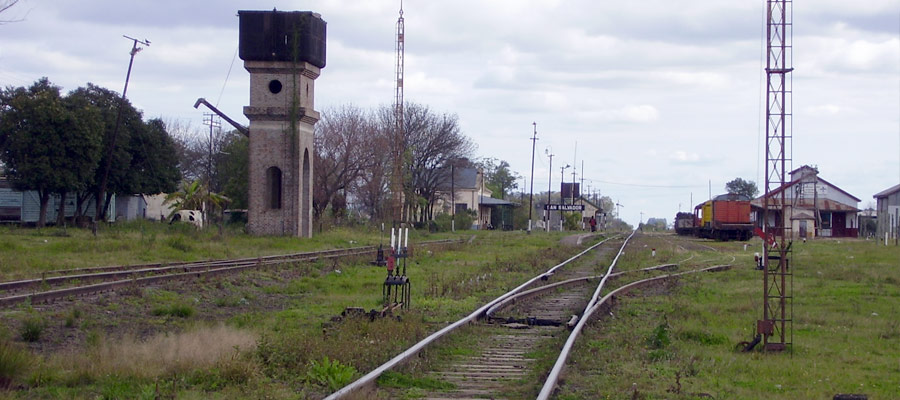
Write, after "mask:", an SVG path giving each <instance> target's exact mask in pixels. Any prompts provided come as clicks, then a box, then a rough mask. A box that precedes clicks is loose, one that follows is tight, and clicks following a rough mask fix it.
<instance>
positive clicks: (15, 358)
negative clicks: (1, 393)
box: [0, 337, 33, 390]
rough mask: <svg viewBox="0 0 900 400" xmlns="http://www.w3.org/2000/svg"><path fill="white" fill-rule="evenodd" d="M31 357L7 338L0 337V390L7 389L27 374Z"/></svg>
mask: <svg viewBox="0 0 900 400" xmlns="http://www.w3.org/2000/svg"><path fill="white" fill-rule="evenodd" d="M32 359H33V357H32V356H31V355H30V354H28V352H27V351H26V350H24V349H22V348H20V347H19V346H17V345H16V344H15V343H13V342H12V341H10V340H8V339H7V338H4V337H0V390H5V389H9V388H10V387H12V386H13V385H14V384H15V383H16V381H17V380H18V379H19V378H20V377H22V376H23V375H25V374H26V373H27V372H28V369H29V368H30V367H31V363H32Z"/></svg>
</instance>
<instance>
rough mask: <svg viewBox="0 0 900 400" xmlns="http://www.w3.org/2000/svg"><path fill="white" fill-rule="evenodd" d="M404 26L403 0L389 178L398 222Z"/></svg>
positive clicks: (401, 157) (398, 37) (399, 26)
mask: <svg viewBox="0 0 900 400" xmlns="http://www.w3.org/2000/svg"><path fill="white" fill-rule="evenodd" d="M405 30H406V29H405V27H404V24H403V0H401V1H400V17H399V18H397V43H396V50H397V64H396V66H395V67H394V77H395V79H396V85H395V86H394V120H395V121H396V123H397V126H396V129H394V141H393V143H392V144H393V158H394V165H393V175H392V179H391V191H392V192H393V205H392V208H393V218H394V221H396V222H399V221H401V220H403V218H402V216H401V215H402V214H401V213H402V191H403V182H402V180H401V177H402V174H401V166H402V164H403V163H402V160H403V147H404V146H403V142H404V137H405V136H406V135H405V134H404V129H403V127H404V123H403V53H404V42H403V41H404V34H405Z"/></svg>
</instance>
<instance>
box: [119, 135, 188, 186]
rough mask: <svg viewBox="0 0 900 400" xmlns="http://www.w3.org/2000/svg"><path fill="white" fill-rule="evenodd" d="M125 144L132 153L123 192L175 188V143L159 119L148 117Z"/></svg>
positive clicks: (176, 175)
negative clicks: (149, 118)
mask: <svg viewBox="0 0 900 400" xmlns="http://www.w3.org/2000/svg"><path fill="white" fill-rule="evenodd" d="M130 139H131V140H130V141H129V142H128V143H127V146H128V150H129V153H130V154H131V166H130V167H129V168H128V171H127V172H128V177H127V180H126V182H127V185H125V186H124V187H122V188H121V190H122V191H121V193H123V194H138V193H139V194H157V193H169V192H172V191H174V190H175V189H176V188H177V187H178V182H179V181H181V171H179V170H178V168H177V166H176V164H177V159H176V154H175V143H174V142H173V141H172V138H171V137H169V134H168V133H167V132H166V125H165V123H163V121H162V120H160V119H151V120H150V121H147V123H145V124H144V126H143V127H141V129H135V130H134V131H133V134H132V136H131V138H130Z"/></svg>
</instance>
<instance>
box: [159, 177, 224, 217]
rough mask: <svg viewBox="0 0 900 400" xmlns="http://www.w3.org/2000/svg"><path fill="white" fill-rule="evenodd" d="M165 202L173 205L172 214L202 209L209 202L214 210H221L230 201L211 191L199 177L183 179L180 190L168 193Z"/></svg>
mask: <svg viewBox="0 0 900 400" xmlns="http://www.w3.org/2000/svg"><path fill="white" fill-rule="evenodd" d="M165 203H166V204H171V205H172V214H174V213H175V212H176V211H179V210H202V209H203V208H204V205H207V204H208V205H209V207H210V208H212V209H214V210H221V209H222V208H224V207H225V205H226V204H227V203H228V198H227V197H225V196H222V195H220V194H218V193H214V192H210V191H209V190H208V189H207V187H206V185H205V184H204V183H203V182H202V181H200V180H199V179H198V180H194V181H182V182H181V186H180V187H179V188H178V190H176V191H174V192H172V193H169V194H167V195H166V201H165ZM172 214H170V216H171V215H172Z"/></svg>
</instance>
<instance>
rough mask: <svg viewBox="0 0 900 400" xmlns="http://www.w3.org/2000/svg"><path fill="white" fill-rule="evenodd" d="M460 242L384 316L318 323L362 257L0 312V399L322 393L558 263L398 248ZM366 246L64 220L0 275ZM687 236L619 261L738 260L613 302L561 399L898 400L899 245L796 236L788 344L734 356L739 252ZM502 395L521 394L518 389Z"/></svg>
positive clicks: (2, 254) (505, 244)
mask: <svg viewBox="0 0 900 400" xmlns="http://www.w3.org/2000/svg"><path fill="white" fill-rule="evenodd" d="M472 234H476V235H477V238H476V239H475V240H474V241H473V242H472V243H471V244H468V245H457V246H453V247H450V248H446V249H441V250H437V249H436V250H434V251H432V250H429V249H417V252H416V254H415V257H414V258H412V259H410V260H409V263H408V273H409V276H410V279H411V281H412V283H413V292H412V293H413V295H412V301H411V303H412V308H411V309H410V310H408V311H404V312H402V313H400V314H398V316H399V318H383V319H376V320H375V321H371V322H370V321H369V320H368V318H344V319H340V320H338V319H336V318H335V317H336V316H338V315H340V313H341V312H342V311H343V310H344V309H345V308H346V307H362V308H364V309H366V310H369V309H373V308H379V306H380V304H381V282H382V281H383V279H384V275H385V272H384V270H383V269H382V268H378V267H372V266H369V265H368V261H369V260H361V259H359V260H350V261H345V262H341V263H334V262H331V261H327V262H317V263H311V264H310V263H303V264H289V265H282V266H279V267H276V268H268V269H265V270H261V271H251V272H245V273H241V274H236V275H231V276H227V277H224V278H221V279H214V280H213V279H210V280H198V281H195V282H191V283H176V284H167V285H161V286H158V287H148V288H140V289H131V290H127V291H123V292H121V293H114V294H104V295H100V296H95V297H91V298H86V299H71V300H66V301H60V302H57V303H53V304H49V305H43V304H35V305H22V306H18V307H15V308H12V309H5V310H0V388H5V389H0V398H4V397H9V398H84V399H94V398H110V399H113V398H146V399H156V398H179V399H181V398H188V399H191V398H197V399H205V398H221V399H226V398H263V397H265V398H274V399H281V398H284V399H291V398H320V397H322V396H324V395H326V394H327V393H329V392H330V391H332V390H333V389H334V388H336V387H339V386H341V385H343V384H345V383H348V382H349V381H350V380H352V379H355V378H357V377H359V376H361V374H363V373H365V372H366V371H368V370H370V369H372V368H374V367H375V366H377V365H379V364H381V363H382V362H384V361H386V360H387V359H389V358H390V357H392V356H394V355H395V354H397V353H398V352H399V351H400V350H401V349H403V348H405V347H407V346H409V345H410V344H412V343H414V342H416V341H418V340H420V339H421V338H423V337H424V336H425V335H427V334H429V333H430V332H433V331H435V330H437V329H439V328H440V327H443V326H445V325H446V324H447V323H448V322H450V321H453V320H456V319H458V318H459V317H461V316H462V315H464V314H467V313H469V312H471V311H472V310H474V309H475V308H477V307H478V306H479V305H480V304H483V302H485V301H486V300H489V299H491V298H494V297H496V296H497V295H499V294H501V293H503V292H505V291H507V290H509V289H510V288H512V287H514V286H516V285H518V284H519V283H521V282H523V281H524V280H526V279H527V278H528V277H530V276H533V275H534V274H535V273H536V272H537V271H544V270H546V269H547V268H549V267H550V266H552V265H555V264H556V263H558V262H559V261H561V260H562V259H565V258H568V256H569V255H570V251H569V250H565V249H561V248H560V247H559V240H560V239H561V238H562V237H563V236H564V234H559V233H554V234H549V235H548V234H545V233H540V234H533V235H526V234H524V233H522V232H477V233H476V232H459V233H457V234H456V235H448V234H433V235H431V234H427V233H420V232H411V234H410V241H411V242H413V243H415V242H417V241H422V240H432V239H439V238H445V237H460V238H468V237H469V236H470V235H472ZM378 242H379V233H378V232H377V231H374V230H353V229H339V230H332V231H329V232H326V233H324V234H320V235H317V236H316V237H315V238H313V239H311V240H300V239H289V238H257V237H250V236H247V235H245V234H243V233H241V232H240V231H237V230H226V232H225V234H224V235H219V233H218V232H216V231H215V230H212V231H206V232H199V231H195V230H193V229H192V228H190V227H188V226H169V225H160V224H148V223H143V224H131V225H125V226H119V227H109V228H107V229H104V230H102V231H101V234H100V235H99V236H98V237H96V238H95V237H93V236H92V235H91V234H90V232H89V231H82V230H74V229H69V230H68V231H67V232H61V231H57V230H51V229H45V230H43V231H37V230H33V229H17V228H9V227H4V228H0V277H2V279H3V280H10V279H14V278H20V277H32V276H36V275H38V276H39V274H40V273H41V272H42V271H47V270H54V269H61V268H72V267H89V266H99V265H113V264H129V263H144V262H158V261H175V260H196V259H210V258H230V257H245V256H256V255H266V254H283V253H292V252H299V251H309V250H315V249H324V248H335V247H351V246H359V245H371V244H377V243H378ZM686 243H687V244H685V242H681V241H678V240H675V239H673V238H671V237H666V236H644V237H642V238H640V239H639V240H635V241H634V243H633V245H632V246H631V247H629V249H627V250H626V252H625V255H624V256H623V257H622V258H621V259H620V261H619V262H620V265H619V269H622V270H628V269H636V268H642V267H646V266H649V265H656V264H661V263H670V262H677V263H680V264H682V265H683V267H682V268H689V267H693V266H701V265H704V266H705V265H710V264H723V263H732V260H734V261H733V263H734V264H735V265H736V268H734V269H732V270H730V271H726V272H721V273H715V274H703V275H698V276H692V277H689V278H684V279H681V280H680V281H679V283H678V284H677V285H672V286H667V288H668V290H666V291H661V290H649V291H647V292H646V293H645V295H644V296H629V297H627V298H624V299H622V300H621V301H619V304H618V307H617V308H616V309H614V310H613V311H612V312H613V316H608V315H607V316H606V317H604V318H602V319H600V320H598V321H597V322H595V323H593V324H592V325H591V327H590V328H589V329H587V330H586V332H585V333H586V336H585V337H583V338H582V339H581V340H580V342H579V345H578V346H579V348H578V349H577V352H576V356H575V357H574V358H573V359H572V361H573V363H572V364H571V365H570V366H569V367H568V368H567V371H568V375H567V376H566V381H565V383H564V384H563V386H562V390H561V392H560V394H559V398H561V399H593V398H635V396H636V398H646V399H653V398H685V399H687V398H697V397H699V396H702V395H703V394H704V393H705V394H709V395H712V396H714V397H715V398H717V399H720V398H748V399H749V398H760V397H763V396H765V397H768V398H785V399H788V398H831V396H833V395H834V394H835V393H839V392H849V393H867V394H869V395H870V398H897V397H898V395H897V394H898V393H900V378H898V377H900V322H898V321H900V314H898V313H900V312H898V311H897V310H896V308H897V304H900V302H898V297H900V249H898V248H896V247H887V248H886V247H883V246H881V247H879V246H877V245H876V244H875V243H873V242H865V241H856V240H850V241H836V240H823V241H811V242H808V243H805V244H798V246H796V247H795V253H794V255H795V263H794V265H795V268H796V273H797V276H796V277H795V281H794V295H795V297H796V299H795V302H794V318H795V323H794V325H793V333H794V339H793V340H794V343H795V344H794V348H793V351H792V352H790V353H782V354H762V353H756V352H754V353H750V354H746V353H738V352H735V351H734V350H733V349H734V345H735V344H736V343H737V342H739V341H742V340H750V339H751V333H752V331H753V327H754V324H755V321H756V320H757V319H758V318H760V314H761V297H762V294H761V286H762V285H761V278H760V276H759V271H755V270H753V269H752V264H753V262H752V254H753V252H754V251H755V250H754V248H753V247H752V246H751V248H749V249H747V250H744V249H743V247H742V246H741V244H739V243H735V242H729V243H715V242H706V241H704V242H686ZM754 243H758V242H754ZM653 248H655V249H656V250H657V254H656V256H651V255H650V252H651V249H653ZM604 268H605V266H604ZM26 334H28V335H30V336H27V337H28V338H29V339H28V340H26ZM561 336H562V335H561ZM32 339H33V340H32ZM442 346H443V347H440V346H439V347H437V348H434V349H431V350H429V351H428V353H430V354H436V355H442V354H443V355H447V354H455V353H457V352H460V351H462V352H464V351H469V350H468V346H469V344H468V343H467V342H466V340H465V338H455V339H448V340H446V341H442ZM545 347H546V348H541V349H535V351H534V353H535V356H536V357H551V356H552V355H553V352H554V351H553V350H552V348H553V346H552V343H548V344H546V346H545ZM440 359H441V357H436V358H435V360H436V361H434V362H440ZM539 362H541V363H544V364H547V362H546V361H539ZM411 367H412V368H415V365H413V366H411ZM540 379H542V378H541V377H540V376H534V377H531V378H529V385H533V384H534V382H537V381H539V380H540ZM384 383H385V385H390V386H392V387H397V388H401V389H400V390H401V392H402V388H403V387H409V388H412V390H407V391H405V392H404V393H407V397H411V398H415V397H416V393H421V392H422V391H423V390H424V389H421V388H442V387H445V386H446V385H445V384H444V383H443V382H440V381H433V380H428V379H427V378H423V377H417V376H409V375H407V374H406V373H403V372H402V371H401V373H399V374H394V375H390V376H387V377H385V381H384ZM515 389H516V392H514V393H516V396H521V397H523V398H527V397H528V396H529V395H531V393H530V391H531V390H533V389H529V388H528V387H526V386H525V385H519V387H517V388H515Z"/></svg>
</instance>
